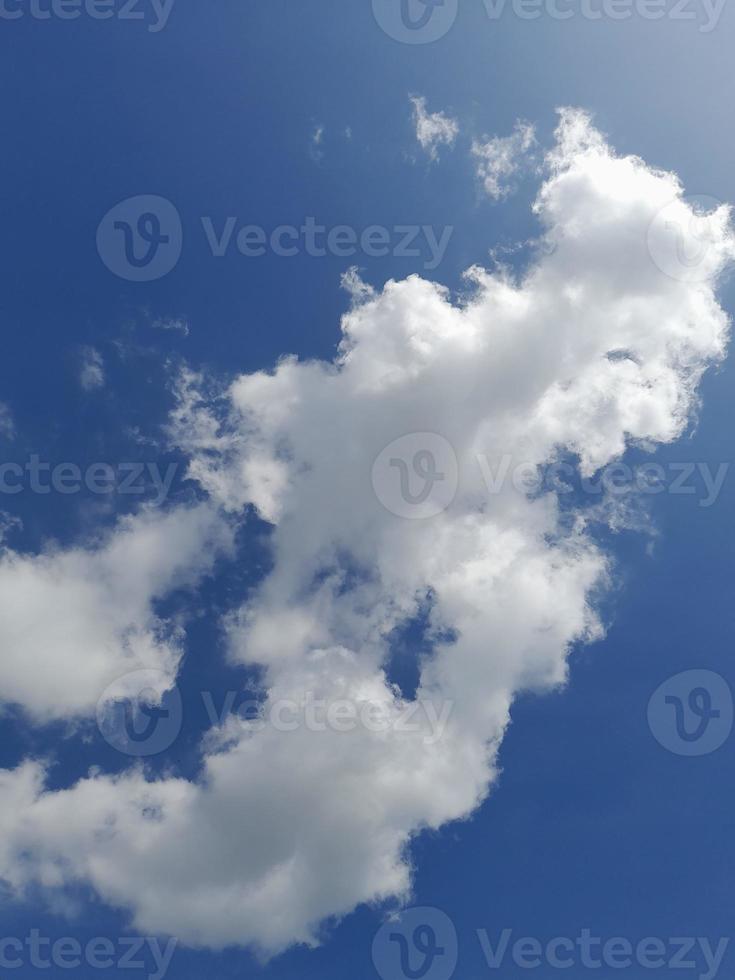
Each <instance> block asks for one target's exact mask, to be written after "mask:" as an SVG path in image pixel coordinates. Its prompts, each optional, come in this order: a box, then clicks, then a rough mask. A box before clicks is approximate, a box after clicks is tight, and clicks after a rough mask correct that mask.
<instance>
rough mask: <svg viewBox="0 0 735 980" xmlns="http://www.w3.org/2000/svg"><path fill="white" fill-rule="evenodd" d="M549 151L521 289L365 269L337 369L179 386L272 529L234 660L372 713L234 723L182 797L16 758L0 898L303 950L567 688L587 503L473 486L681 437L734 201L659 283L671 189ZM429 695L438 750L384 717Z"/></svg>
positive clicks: (232, 491)
mask: <svg viewBox="0 0 735 980" xmlns="http://www.w3.org/2000/svg"><path fill="white" fill-rule="evenodd" d="M546 165H547V177H546V181H545V183H544V185H543V187H542V188H541V191H540V193H539V196H538V200H537V204H536V211H537V214H538V218H539V220H540V222H541V223H542V225H543V237H544V244H545V248H543V249H542V250H540V254H539V257H538V258H537V260H536V261H535V262H534V263H533V264H532V265H531V267H530V268H529V269H528V271H527V272H526V274H525V275H524V276H523V277H522V278H519V279H517V280H515V279H513V278H511V277H510V275H509V274H508V273H507V272H501V273H495V274H490V273H488V272H485V271H482V270H479V269H474V270H471V272H470V274H469V279H470V282H471V283H472V284H473V285H474V290H473V291H472V293H471V295H469V296H468V297H467V298H465V299H464V300H463V301H462V302H461V303H459V304H457V303H454V302H453V301H452V299H451V297H450V295H449V293H448V291H447V290H446V289H444V288H442V287H441V286H438V285H436V284H435V283H431V282H427V281H424V280H423V279H421V278H419V277H415V276H414V277H411V278H409V279H408V280H406V281H404V282H393V281H391V282H389V283H387V285H386V286H385V288H384V289H383V290H382V291H381V292H379V293H376V292H374V291H373V290H371V289H370V288H369V287H364V286H361V285H360V284H359V282H358V281H357V279H356V278H355V277H354V276H352V277H351V280H350V282H351V284H352V287H353V292H354V295H355V302H354V306H353V308H352V309H351V311H350V312H349V313H348V314H347V315H346V316H345V318H344V322H343V325H342V327H343V340H342V344H341V348H340V352H339V356H338V358H337V359H336V361H335V362H334V363H324V362H299V361H298V360H296V359H295V358H287V359H284V360H283V361H281V362H280V363H279V364H278V366H277V367H276V368H275V370H274V371H273V372H271V373H265V372H262V373H256V374H251V375H244V376H242V377H239V378H237V380H236V381H235V382H234V383H233V384H232V385H231V387H230V388H229V390H228V392H227V395H226V399H225V403H226V404H225V410H224V412H223V411H221V407H220V405H219V404H218V402H217V400H216V399H215V398H213V397H212V396H211V393H210V392H208V391H207V390H206V386H204V384H203V382H202V381H201V379H200V378H198V377H197V376H196V375H194V374H191V373H189V374H187V375H185V376H184V378H183V379H182V386H181V391H180V404H179V407H178V410H177V412H176V413H175V414H174V417H173V419H172V426H173V430H174V432H175V433H177V435H178V439H179V441H180V443H181V444H183V445H185V446H186V448H187V450H188V451H189V453H190V454H191V457H192V463H191V475H192V476H193V477H194V478H196V479H198V480H199V482H200V483H201V484H202V486H203V487H205V488H206V489H207V490H208V491H209V493H210V495H211V496H212V497H213V498H214V499H215V500H216V501H217V502H218V503H220V504H222V505H223V506H224V507H225V508H227V509H229V510H232V511H241V510H242V509H243V508H246V507H249V506H251V507H255V508H257V510H258V511H259V513H260V515H261V516H262V517H263V518H264V519H265V520H267V521H269V522H271V523H272V524H273V525H274V530H273V537H272V557H273V567H272V570H271V571H270V573H269V574H268V575H267V576H266V578H265V579H264V581H263V582H262V584H261V585H260V587H259V589H258V590H257V591H256V592H255V594H254V595H252V597H251V598H250V600H249V601H248V603H247V604H246V605H245V606H244V607H243V608H242V609H240V610H239V611H238V612H237V613H235V614H234V615H233V616H232V617H231V618H230V621H229V624H228V630H229V637H230V651H231V656H232V658H233V660H234V661H235V662H238V663H243V664H258V665H260V666H261V667H262V668H263V687H264V697H265V698H266V705H265V707H266V713H267V714H268V716H269V717H272V716H271V715H270V714H269V709H270V708H271V707H274V706H276V705H277V704H278V703H282V701H283V699H288V700H290V701H293V702H304V701H307V700H309V698H310V697H311V698H315V699H319V700H323V701H324V702H326V703H328V704H331V705H336V704H338V703H340V701H341V700H342V699H346V700H348V701H350V702H353V703H354V702H357V703H361V704H364V703H365V702H381V703H382V705H383V716H384V719H387V720H388V722H389V724H388V725H387V726H385V727H381V728H380V730H375V729H374V728H373V727H372V726H368V725H367V724H361V725H358V726H357V727H356V728H353V729H352V730H350V731H339V730H337V727H336V726H334V725H332V726H327V728H326V729H325V730H318V729H316V728H304V727H303V726H300V727H299V729H298V730H297V731H288V730H284V728H283V726H278V725H275V724H272V723H270V724H266V725H265V726H259V725H256V724H255V723H248V724H243V725H240V724H229V725H226V726H224V728H223V730H222V731H221V732H220V733H219V737H218V738H216V739H215V742H216V744H212V740H211V739H210V740H209V742H208V744H207V749H206V752H207V754H206V759H205V772H204V778H202V779H201V780H200V781H199V782H197V783H190V782H187V781H185V780H181V779H171V778H169V779H159V780H156V781H149V780H147V779H146V778H145V776H144V775H143V774H142V773H141V772H140V771H137V770H135V771H132V772H129V773H128V774H126V775H124V776H122V777H119V778H111V777H107V776H103V775H95V776H93V777H91V778H89V779H86V780H84V781H82V782H81V783H79V784H78V785H76V786H74V787H72V788H71V789H69V790H66V791H64V792H46V791H45V790H44V773H43V770H42V767H40V766H39V765H37V764H35V763H28V764H27V765H25V766H23V767H21V768H19V769H17V770H15V771H13V772H6V773H4V774H2V776H1V777H0V829H1V830H2V833H0V876H2V877H4V878H5V879H6V880H7V881H8V882H9V884H10V886H11V887H13V888H15V889H17V890H18V891H20V892H22V891H23V889H24V888H25V887H26V886H28V885H29V884H31V883H38V882H41V883H43V884H44V885H45V886H46V887H48V888H59V887H62V886H63V885H65V884H66V883H68V882H70V881H83V882H85V883H88V884H91V885H92V886H93V887H94V888H95V889H96V890H97V892H98V893H99V894H100V895H101V896H102V897H103V898H104V899H105V900H106V901H109V902H111V903H113V904H114V905H116V906H123V907H126V908H129V909H130V910H131V911H132V913H133V916H134V919H135V923H136V927H137V928H139V929H144V930H148V931H161V932H169V933H172V934H175V935H176V936H178V937H180V939H181V940H182V941H184V942H189V943H193V944H203V945H211V946H224V945H227V944H230V943H253V944H254V945H256V946H258V947H260V948H262V949H264V950H266V951H268V952H271V951H274V950H278V949H280V948H282V947H284V946H286V945H288V944H289V943H292V942H296V941H304V942H314V941H316V940H317V938H318V935H319V924H320V923H321V922H322V921H323V920H324V919H325V918H327V917H329V916H339V915H343V914H345V913H347V912H349V911H350V910H351V909H353V908H354V907H355V906H356V905H357V904H358V903H360V902H370V901H376V900H379V899H383V898H387V897H388V896H398V897H405V896H406V894H407V892H408V889H409V888H410V868H409V865H408V861H407V858H406V853H405V849H406V845H407V844H408V843H409V841H410V840H411V837H412V835H414V834H415V833H417V832H419V831H420V830H422V829H423V828H427V827H428V828H437V827H440V826H442V825H443V824H445V823H447V822H448V821H452V820H457V819H461V818H464V817H466V816H467V815H469V814H470V813H472V811H473V810H474V808H475V807H476V806H477V805H478V803H479V802H480V801H481V800H482V799H483V798H484V797H485V795H486V793H487V791H488V788H489V786H490V785H491V784H492V781H493V779H494V776H495V770H494V759H495V754H496V751H497V747H498V745H499V743H500V741H501V739H502V737H503V733H504V731H505V728H506V726H507V724H508V718H509V709H510V706H511V703H512V701H513V698H514V696H516V695H517V694H518V692H520V691H523V690H527V689H531V688H532V689H536V690H544V689H549V688H550V687H553V686H555V685H558V684H561V683H563V682H564V680H565V678H566V670H567V667H566V661H567V656H568V653H569V650H570V648H571V646H572V645H573V644H574V643H577V642H580V641H589V640H591V639H593V638H594V637H596V636H598V635H599V634H600V625H599V623H598V621H597V617H596V615H595V610H594V596H595V594H596V590H598V589H599V588H600V587H602V586H604V583H605V581H606V575H607V571H608V563H607V560H606V558H605V556H604V555H603V554H602V553H601V551H600V549H599V547H598V546H597V545H596V544H595V542H594V540H593V538H592V536H591V533H590V531H589V529H588V526H587V522H586V520H585V516H584V513H583V512H579V513H577V514H572V515H568V514H567V515H564V514H562V512H561V509H560V503H559V501H558V500H557V499H556V497H555V496H554V495H553V494H552V493H543V494H540V495H529V494H527V493H525V492H523V491H522V489H519V488H518V487H516V486H515V485H513V484H512V483H508V482H506V483H504V484H503V485H502V486H501V487H499V488H498V490H497V492H495V493H488V483H489V477H492V476H493V475H494V474H496V473H497V470H498V466H499V461H500V460H501V458H502V457H503V455H504V454H511V455H512V457H513V459H514V460H515V461H516V462H521V461H524V462H526V463H527V464H528V465H530V466H532V467H533V466H537V465H540V464H543V463H545V462H547V461H549V460H552V459H554V458H555V457H556V456H557V455H558V454H560V453H562V452H571V453H576V454H577V455H578V457H579V460H580V467H581V469H582V470H583V471H584V472H586V473H589V472H591V471H593V470H594V469H595V468H597V467H600V466H602V465H604V464H605V463H607V462H608V461H610V460H611V459H614V458H615V457H617V456H619V455H620V454H621V453H623V452H624V450H625V447H626V445H627V444H628V443H630V442H631V441H634V442H636V443H638V444H641V445H653V444H654V443H657V442H669V441H671V440H673V439H675V438H676V437H677V435H679V434H680V433H681V432H682V430H683V428H684V427H685V425H686V423H687V419H688V417H689V414H690V412H691V410H692V408H693V406H694V405H695V401H696V388H697V384H698V382H699V380H700V378H701V376H702V373H703V372H704V371H705V370H706V368H707V367H708V365H710V364H712V363H713V362H716V361H717V360H718V359H719V358H721V357H722V356H723V353H724V350H725V346H726V342H727V335H728V328H729V324H728V320H727V317H726V316H725V314H724V312H723V311H722V309H721V308H720V306H719V305H718V303H717V300H716V297H715V288H716V285H717V281H718V277H719V275H720V273H721V271H722V269H723V267H724V265H725V264H726V262H727V261H728V260H729V259H730V258H731V257H732V255H733V251H734V245H733V236H732V233H731V231H730V227H729V223H728V220H727V212H726V211H723V212H721V213H720V214H718V215H716V216H714V218H713V219H712V227H713V228H714V229H715V232H714V233H713V237H712V240H711V246H712V247H711V248H710V249H709V250H708V251H707V254H706V255H704V256H703V257H702V262H703V263H704V269H703V270H702V275H701V276H698V277H697V281H696V282H695V281H692V280H691V277H690V278H689V279H687V278H686V277H684V278H678V277H672V276H670V275H666V274H665V273H664V272H662V271H661V269H660V267H659V265H657V264H656V262H654V261H653V260H652V258H651V256H650V255H649V252H648V246H649V243H650V228H651V226H652V222H653V220H654V218H655V217H656V215H657V213H658V212H659V211H660V210H661V209H662V208H663V207H664V206H667V205H670V204H671V202H675V203H674V206H675V207H678V208H679V209H680V215H681V218H682V222H681V227H675V226H672V224H671V223H670V222H667V223H664V224H663V226H662V227H660V228H659V227H658V226H656V228H657V231H656V235H657V236H658V237H657V239H656V253H657V255H658V256H660V255H661V254H662V253H663V254H670V255H671V256H676V254H677V250H678V249H680V248H681V246H682V236H684V239H686V235H687V234H691V228H692V223H691V221H690V219H691V218H692V214H691V211H690V209H689V207H688V205H687V204H686V202H685V201H684V200H683V199H682V190H681V187H680V186H679V183H678V181H677V179H676V178H675V177H674V176H673V175H671V174H666V173H661V172H659V171H654V170H651V169H649V168H648V167H647V166H646V165H645V164H644V163H643V162H642V161H641V160H639V159H637V158H634V157H618V156H616V155H615V154H614V153H613V152H612V151H611V150H610V149H609V148H608V146H607V145H606V144H605V142H604V141H603V139H602V137H601V136H600V135H599V134H598V133H597V132H595V130H594V129H593V128H592V126H591V124H590V121H589V119H588V118H587V117H586V116H585V115H583V114H581V113H578V112H571V111H566V112H564V113H563V114H562V119H561V124H560V128H559V131H558V137H557V145H556V147H555V149H554V150H553V151H552V153H551V154H550V155H549V157H548V159H547V164H546ZM674 224H675V223H674ZM718 229H719V231H717V230H718ZM683 244H684V245H685V246H686V245H687V244H688V243H687V241H686V240H684V241H683ZM667 250H668V253H667ZM412 433H413V434H414V435H411V434H412ZM407 435H408V439H406V436H407ZM386 447H390V448H389V449H388V452H387V453H386V452H385V449H386ZM428 447H432V448H431V449H429V448H428ZM432 451H433V452H434V457H433V458H432V457H431V455H429V453H430V452H432ZM478 456H479V457H480V460H481V462H482V465H479V462H480V460H478ZM432 474H433V477H434V480H435V485H436V486H437V487H438V488H439V492H440V497H441V502H442V504H445V505H446V506H445V507H444V509H441V508H440V507H439V508H435V510H438V512H435V513H434V516H432V517H431V518H427V519H424V520H420V519H417V520H411V519H408V517H399V516H396V511H398V512H402V511H404V510H405V508H407V507H409V508H410V507H415V508H418V510H416V513H415V516H419V515H420V514H421V513H424V512H425V511H422V510H421V508H422V507H425V504H426V503H427V500H428V503H429V504H430V505H431V504H433V500H432V498H431V481H430V480H427V476H432ZM401 478H403V487H402V489H401V483H400V479H401ZM391 481H392V482H391ZM455 482H456V486H455V485H454V484H455ZM376 487H377V492H376V489H375V488H376ZM447 489H448V491H449V492H447V493H446V494H445V496H441V495H442V494H444V493H445V491H446V490H447ZM427 490H428V491H429V496H428V498H427V496H426V492H427ZM455 491H456V492H455ZM412 501H413V503H412ZM111 594H115V593H114V591H113V592H112V593H111ZM9 605H11V604H9ZM419 611H421V612H422V613H423V614H424V615H425V616H426V618H427V621H428V629H427V633H428V636H427V639H428V640H429V641H430V643H431V648H432V653H431V656H428V657H426V658H424V659H423V660H422V661H421V663H420V665H419V666H420V681H419V685H418V690H417V692H416V693H415V696H414V695H413V693H405V694H403V693H401V692H400V691H399V690H397V689H396V688H395V686H394V685H392V684H391V683H390V679H389V673H388V667H387V665H388V663H389V657H390V650H391V635H392V633H393V631H394V630H395V628H396V627H397V626H400V625H401V624H404V623H407V622H410V621H411V620H412V619H414V618H415V617H416V615H417V613H418V612H419ZM3 618H4V617H3ZM421 704H423V705H427V704H428V705H430V706H432V709H433V710H434V711H435V712H436V714H441V713H442V711H443V709H444V708H445V707H446V706H447V705H450V706H451V713H450V714H449V716H448V718H446V716H445V722H446V723H445V724H444V725H443V726H442V730H441V734H440V737H438V738H437V737H434V736H435V735H436V731H435V730H434V729H431V726H429V724H428V722H427V720H426V719H427V718H428V717H430V716H429V715H428V714H422V715H421V717H422V718H423V721H422V722H421V724H420V725H419V726H418V728H417V729H416V730H402V728H401V727H400V726H398V725H397V724H395V722H396V720H397V719H398V718H399V717H400V716H401V713H402V712H403V710H404V709H405V707H406V705H410V706H416V705H421ZM430 729H431V730H430Z"/></svg>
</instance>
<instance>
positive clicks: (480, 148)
mask: <svg viewBox="0 0 735 980" xmlns="http://www.w3.org/2000/svg"><path fill="white" fill-rule="evenodd" d="M535 142H536V136H535V130H534V128H533V126H531V125H529V124H528V123H526V122H521V121H518V122H517V123H516V125H515V128H514V129H513V132H512V133H511V135H510V136H495V137H493V138H492V139H485V140H484V141H483V142H481V141H479V140H475V141H474V142H473V144H472V154H473V156H474V157H475V160H476V163H477V176H478V177H479V178H480V181H481V182H482V187H483V189H484V191H485V193H486V194H487V195H488V197H490V198H491V199H492V200H494V201H500V200H502V199H503V198H504V197H507V196H508V194H510V192H511V190H512V189H513V187H512V183H511V178H512V177H513V176H514V175H515V174H516V173H517V172H518V170H519V168H520V165H521V162H522V160H523V157H524V155H525V154H527V153H528V152H529V150H531V148H532V147H533V146H534V144H535Z"/></svg>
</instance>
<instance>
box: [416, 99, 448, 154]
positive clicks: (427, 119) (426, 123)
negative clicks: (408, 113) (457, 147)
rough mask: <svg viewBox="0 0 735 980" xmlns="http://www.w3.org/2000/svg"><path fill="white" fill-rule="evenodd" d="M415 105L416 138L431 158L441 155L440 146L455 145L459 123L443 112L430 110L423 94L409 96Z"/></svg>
mask: <svg viewBox="0 0 735 980" xmlns="http://www.w3.org/2000/svg"><path fill="white" fill-rule="evenodd" d="M409 98H410V101H411V104H412V105H413V121H414V125H415V127H416V139H417V140H418V141H419V145H420V146H421V149H422V150H425V151H426V152H427V153H428V154H429V158H430V159H431V160H437V159H438V157H439V147H440V146H454V141H455V140H456V139H457V134H458V133H459V125H458V124H457V121H456V120H455V119H451V118H450V117H449V116H446V115H445V114H444V113H443V112H428V111H427V109H426V99H425V98H424V97H423V96H418V95H412V96H410V97H409Z"/></svg>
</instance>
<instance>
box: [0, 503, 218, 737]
mask: <svg viewBox="0 0 735 980" xmlns="http://www.w3.org/2000/svg"><path fill="white" fill-rule="evenodd" d="M228 540H229V532H228V528H227V525H226V524H225V523H223V522H222V521H221V519H220V518H219V517H218V515H217V513H216V510H215V508H213V507H212V506H211V505H209V504H201V505H198V506H192V507H181V508H178V509H174V510H171V511H170V512H167V513H166V512H160V511H155V510H144V511H142V512H141V513H139V514H137V515H136V516H134V517H127V518H125V519H123V520H121V521H120V522H119V524H118V525H117V526H116V527H115V529H114V530H113V531H112V532H111V533H109V534H107V535H106V536H103V537H102V538H101V539H100V540H98V541H96V542H94V543H93V544H92V545H91V546H89V547H86V548H84V547H72V548H67V549H58V550H56V551H49V552H46V553H43V554H39V555H23V554H18V553H16V552H14V551H12V550H10V549H2V550H0V648H2V651H3V655H2V658H0V703H4V704H5V705H19V706H21V707H22V708H24V709H25V711H26V712H27V713H28V714H30V715H31V716H32V717H33V719H34V720H36V721H39V722H48V721H54V720H58V719H64V718H74V717H81V716H84V715H90V714H91V713H93V711H94V709H95V705H96V703H97V700H98V699H99V698H100V697H101V695H102V694H103V692H104V691H105V689H106V688H107V687H108V685H110V684H112V683H113V682H115V681H117V680H118V679H119V678H121V677H122V676H123V675H126V674H128V673H130V672H132V671H135V670H140V669H144V668H148V669H150V670H153V671H157V672H158V674H159V678H158V690H157V691H156V692H155V693H156V694H157V695H159V696H160V695H162V694H163V693H164V692H165V691H166V690H168V689H170V688H171V687H172V686H173V684H174V682H175V678H176V674H177V670H178V664H179V660H180V658H181V640H182V636H181V630H180V628H178V627H177V626H176V625H175V624H173V623H170V622H166V621H164V620H162V619H161V618H160V617H158V616H157V615H156V614H155V612H154V608H153V605H154V601H155V600H157V599H162V598H164V597H165V596H166V595H168V594H169V593H170V592H171V591H172V590H173V589H175V588H179V587H183V586H193V585H195V584H196V583H197V582H198V581H199V580H200V579H201V577H202V576H203V575H204V574H205V573H206V572H207V571H209V570H210V568H211V567H212V565H213V563H214V561H215V559H216V557H217V555H218V554H219V553H221V552H222V551H223V549H225V548H226V547H227V545H228Z"/></svg>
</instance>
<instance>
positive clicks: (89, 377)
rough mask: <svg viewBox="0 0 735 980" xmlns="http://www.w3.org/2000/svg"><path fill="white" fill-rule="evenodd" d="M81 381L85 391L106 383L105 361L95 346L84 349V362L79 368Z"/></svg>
mask: <svg viewBox="0 0 735 980" xmlns="http://www.w3.org/2000/svg"><path fill="white" fill-rule="evenodd" d="M79 383H80V384H81V386H82V388H84V390H85V391H94V390H95V389H97V388H101V387H102V386H103V385H104V383H105V362H104V360H103V359H102V355H101V354H100V352H99V351H98V350H95V348H94V347H84V348H83V349H82V363H81V366H80V368H79Z"/></svg>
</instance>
